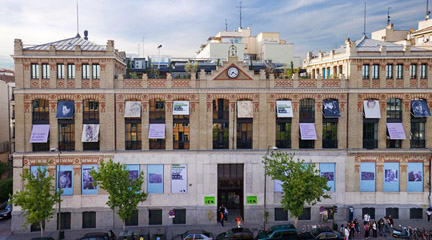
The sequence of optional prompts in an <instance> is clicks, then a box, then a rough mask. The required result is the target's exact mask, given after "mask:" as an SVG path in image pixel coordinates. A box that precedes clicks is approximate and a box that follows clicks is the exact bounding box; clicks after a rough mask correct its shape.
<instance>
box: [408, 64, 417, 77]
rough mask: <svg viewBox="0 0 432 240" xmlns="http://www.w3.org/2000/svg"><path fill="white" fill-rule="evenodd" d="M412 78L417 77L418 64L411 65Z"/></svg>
mask: <svg viewBox="0 0 432 240" xmlns="http://www.w3.org/2000/svg"><path fill="white" fill-rule="evenodd" d="M410 78H412V79H416V78H417V65H416V64H411V65H410Z"/></svg>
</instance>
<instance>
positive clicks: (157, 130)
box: [149, 124, 165, 139]
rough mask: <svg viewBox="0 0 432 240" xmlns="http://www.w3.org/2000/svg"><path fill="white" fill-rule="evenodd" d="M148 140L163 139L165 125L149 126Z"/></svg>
mask: <svg viewBox="0 0 432 240" xmlns="http://www.w3.org/2000/svg"><path fill="white" fill-rule="evenodd" d="M149 139H165V124H150V128H149Z"/></svg>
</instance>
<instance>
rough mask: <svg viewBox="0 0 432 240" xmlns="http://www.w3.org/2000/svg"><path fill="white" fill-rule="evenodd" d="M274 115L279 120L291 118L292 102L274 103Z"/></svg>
mask: <svg viewBox="0 0 432 240" xmlns="http://www.w3.org/2000/svg"><path fill="white" fill-rule="evenodd" d="M276 111H277V112H276V113H277V117H279V118H290V117H291V118H292V117H293V110H292V102H291V101H276Z"/></svg>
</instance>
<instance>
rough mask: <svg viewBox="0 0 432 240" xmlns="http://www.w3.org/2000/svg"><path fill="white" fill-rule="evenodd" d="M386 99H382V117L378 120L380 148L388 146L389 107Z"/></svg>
mask: <svg viewBox="0 0 432 240" xmlns="http://www.w3.org/2000/svg"><path fill="white" fill-rule="evenodd" d="M385 101H386V100H385V99H384V100H380V110H381V119H380V120H379V121H378V148H381V149H385V148H386V146H387V125H386V123H387V109H386V102H385Z"/></svg>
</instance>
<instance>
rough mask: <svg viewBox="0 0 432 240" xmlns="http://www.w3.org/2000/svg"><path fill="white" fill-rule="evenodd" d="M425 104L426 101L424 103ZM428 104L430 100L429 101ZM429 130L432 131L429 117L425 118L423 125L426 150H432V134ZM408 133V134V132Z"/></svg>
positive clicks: (431, 122) (431, 120)
mask: <svg viewBox="0 0 432 240" xmlns="http://www.w3.org/2000/svg"><path fill="white" fill-rule="evenodd" d="M426 102H427V101H426ZM429 102H430V100H429ZM428 106H429V108H430V105H429V104H428ZM431 129H432V119H431V117H427V118H426V123H425V140H426V142H425V145H426V146H425V147H426V148H427V149H431V148H432V140H431V139H432V133H431ZM408 133H409V132H408Z"/></svg>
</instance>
